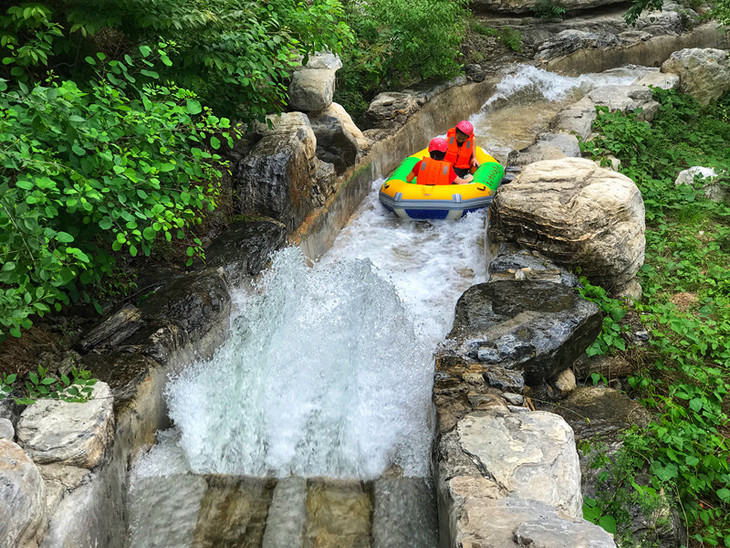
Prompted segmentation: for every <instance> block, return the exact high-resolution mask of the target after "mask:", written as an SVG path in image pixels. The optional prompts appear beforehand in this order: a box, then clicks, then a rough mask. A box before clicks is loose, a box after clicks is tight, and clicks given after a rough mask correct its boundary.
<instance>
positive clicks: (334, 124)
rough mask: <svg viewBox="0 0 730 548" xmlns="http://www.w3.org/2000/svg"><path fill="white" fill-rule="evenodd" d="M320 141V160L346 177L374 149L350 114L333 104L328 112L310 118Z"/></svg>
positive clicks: (318, 144) (311, 115)
mask: <svg viewBox="0 0 730 548" xmlns="http://www.w3.org/2000/svg"><path fill="white" fill-rule="evenodd" d="M309 123H310V124H311V126H312V130H313V131H314V135H315V137H316V139H317V157H318V158H319V159H320V160H322V161H323V162H327V163H330V164H333V165H334V166H335V169H336V170H337V173H342V172H343V171H345V170H346V169H347V168H348V167H351V166H353V165H355V161H356V160H357V158H358V157H359V156H360V155H361V154H362V152H363V151H365V150H367V149H368V148H369V146H370V141H369V140H368V139H367V138H366V137H365V136H364V135H363V134H362V131H360V129H358V127H357V126H356V125H355V124H354V122H353V121H352V118H351V117H350V115H349V114H348V113H347V111H346V110H345V109H344V108H343V107H342V106H341V105H339V104H337V103H332V104H331V105H330V106H329V107H328V108H327V109H325V110H324V111H322V112H319V113H316V114H310V115H309Z"/></svg>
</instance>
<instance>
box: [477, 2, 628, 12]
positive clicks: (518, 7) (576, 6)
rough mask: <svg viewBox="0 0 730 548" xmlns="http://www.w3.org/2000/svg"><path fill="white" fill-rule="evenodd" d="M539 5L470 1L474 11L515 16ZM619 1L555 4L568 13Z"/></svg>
mask: <svg viewBox="0 0 730 548" xmlns="http://www.w3.org/2000/svg"><path fill="white" fill-rule="evenodd" d="M539 3H540V0H472V2H471V5H472V7H473V9H474V11H496V12H506V13H515V14H525V13H530V12H532V11H533V10H534V9H535V7H536V6H537V5H538V4H539ZM620 3H621V2H620V1H619V0H563V1H561V2H559V3H558V2H556V4H559V5H560V7H562V8H565V9H566V10H568V11H576V10H585V9H591V8H597V7H600V6H608V5H611V4H620Z"/></svg>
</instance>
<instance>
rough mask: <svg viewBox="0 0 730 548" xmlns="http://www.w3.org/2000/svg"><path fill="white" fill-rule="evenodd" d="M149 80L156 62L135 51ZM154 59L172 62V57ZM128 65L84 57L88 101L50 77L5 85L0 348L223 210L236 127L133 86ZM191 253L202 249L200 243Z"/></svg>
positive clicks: (0, 113) (177, 93)
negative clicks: (220, 200)
mask: <svg viewBox="0 0 730 548" xmlns="http://www.w3.org/2000/svg"><path fill="white" fill-rule="evenodd" d="M140 51H141V56H142V67H144V68H141V70H139V71H138V73H144V74H145V75H146V76H147V78H149V79H150V80H153V81H154V80H156V79H157V78H158V75H157V73H156V72H155V71H154V70H153V69H152V66H153V62H152V61H151V60H150V59H151V58H152V57H153V52H152V50H151V49H150V48H148V47H144V46H143V47H142V48H140ZM157 54H158V55H159V58H160V59H161V60H162V61H163V62H166V63H169V57H168V56H167V48H166V47H165V45H164V44H161V45H160V49H159V51H158V52H157ZM131 61H132V60H131V58H129V57H127V58H126V60H124V61H110V62H108V63H106V62H105V56H104V55H103V54H98V55H97V57H96V59H94V58H91V57H89V58H87V62H88V64H89V66H90V67H91V68H92V69H93V70H94V71H95V73H96V78H95V79H94V80H92V81H91V82H90V89H89V90H88V91H84V90H81V89H80V88H79V87H78V86H77V85H76V84H75V83H74V82H72V81H59V80H57V79H54V78H49V79H48V80H47V81H46V82H42V83H38V84H35V85H25V84H23V83H21V84H20V85H19V88H18V89H17V90H15V91H13V90H10V89H9V88H8V84H7V82H6V81H4V80H3V81H0V143H1V145H0V162H1V164H2V168H1V171H0V174H1V176H0V257H1V258H2V264H3V266H2V269H1V270H0V338H4V337H5V335H6V334H7V333H8V332H9V333H11V334H12V335H14V336H16V337H19V336H20V328H21V327H29V326H30V325H31V319H30V316H32V315H33V314H37V315H41V316H42V315H43V314H45V313H47V312H49V311H50V309H51V307H55V308H56V309H60V306H61V304H63V303H68V302H69V299H70V298H78V297H79V295H82V294H83V293H84V291H83V286H85V285H88V284H93V283H98V282H99V281H100V280H101V279H102V277H103V276H105V275H108V274H109V273H110V272H111V271H112V269H113V266H114V262H115V261H114V256H113V253H114V252H119V251H122V250H124V251H126V252H127V253H129V254H130V255H132V256H135V255H137V254H138V253H143V254H145V255H149V254H150V252H151V250H152V246H153V243H154V242H155V240H157V239H158V238H161V237H162V238H165V239H166V240H168V241H170V240H172V239H173V238H174V237H175V238H186V237H187V235H186V234H187V232H189V229H190V228H192V227H193V226H194V225H195V224H196V223H197V222H198V220H199V212H200V211H201V210H203V209H206V208H207V209H212V208H214V207H215V205H216V196H217V188H218V187H217V181H218V180H219V179H220V177H221V175H222V173H221V164H220V157H219V156H218V155H217V154H215V153H214V152H210V151H209V147H210V148H211V149H217V148H218V147H219V146H220V144H221V143H220V139H221V138H223V139H226V138H227V139H229V140H230V139H231V129H230V123H229V121H228V120H227V119H225V118H217V117H215V116H213V115H212V114H211V113H210V111H209V110H208V109H205V108H203V107H202V106H201V104H200V101H199V100H198V98H197V96H196V95H195V94H194V93H193V92H191V91H189V90H186V89H183V88H178V87H175V86H169V85H168V86H164V85H158V84H152V83H149V84H142V85H138V84H137V80H136V73H134V72H133V71H134V66H133V65H132V63H131ZM190 244H191V245H190V246H189V247H188V255H189V256H192V255H194V254H195V253H196V252H200V251H202V249H201V242H200V240H198V239H197V238H193V240H192V241H191V242H190Z"/></svg>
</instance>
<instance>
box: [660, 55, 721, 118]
mask: <svg viewBox="0 0 730 548" xmlns="http://www.w3.org/2000/svg"><path fill="white" fill-rule="evenodd" d="M662 72H666V73H670V74H676V75H678V76H679V79H680V86H679V89H680V91H682V92H683V93H687V94H689V95H691V96H692V97H694V98H695V99H697V101H698V102H699V103H700V104H703V105H707V104H709V103H710V102H711V101H714V100H715V99H718V98H719V97H720V96H721V95H722V94H723V93H725V92H726V91H728V90H730V54H728V52H727V51H725V50H721V49H711V48H707V49H701V48H688V49H683V50H680V51H675V52H674V53H672V55H671V56H670V57H669V59H667V60H666V61H664V63H663V64H662Z"/></svg>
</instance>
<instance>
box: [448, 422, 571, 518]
mask: <svg viewBox="0 0 730 548" xmlns="http://www.w3.org/2000/svg"><path fill="white" fill-rule="evenodd" d="M457 431H458V434H459V440H460V443H461V446H462V448H463V449H464V451H466V452H467V453H468V454H469V455H471V456H472V458H473V459H475V460H477V461H478V462H479V464H480V468H483V469H484V470H485V471H486V473H487V474H488V475H489V476H491V477H493V478H494V480H495V481H496V482H497V484H498V485H499V486H500V488H502V489H504V490H505V491H506V492H508V493H510V496H514V497H521V498H527V499H533V500H539V501H542V502H545V503H547V504H550V505H551V506H555V507H556V508H558V509H559V510H561V511H562V512H563V513H565V514H566V515H567V516H570V517H573V518H577V517H579V516H582V512H583V497H582V496H581V491H580V462H579V460H578V453H577V452H576V449H575V440H574V439H573V430H572V429H571V428H570V426H568V424H567V423H566V422H565V420H563V418H562V417H560V416H558V415H554V414H552V413H547V412H545V411H535V412H532V413H524V414H523V413H512V414H509V415H504V414H499V415H494V414H478V413H472V414H471V415H468V416H466V417H465V418H463V419H462V420H461V421H459V423H458V424H457Z"/></svg>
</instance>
